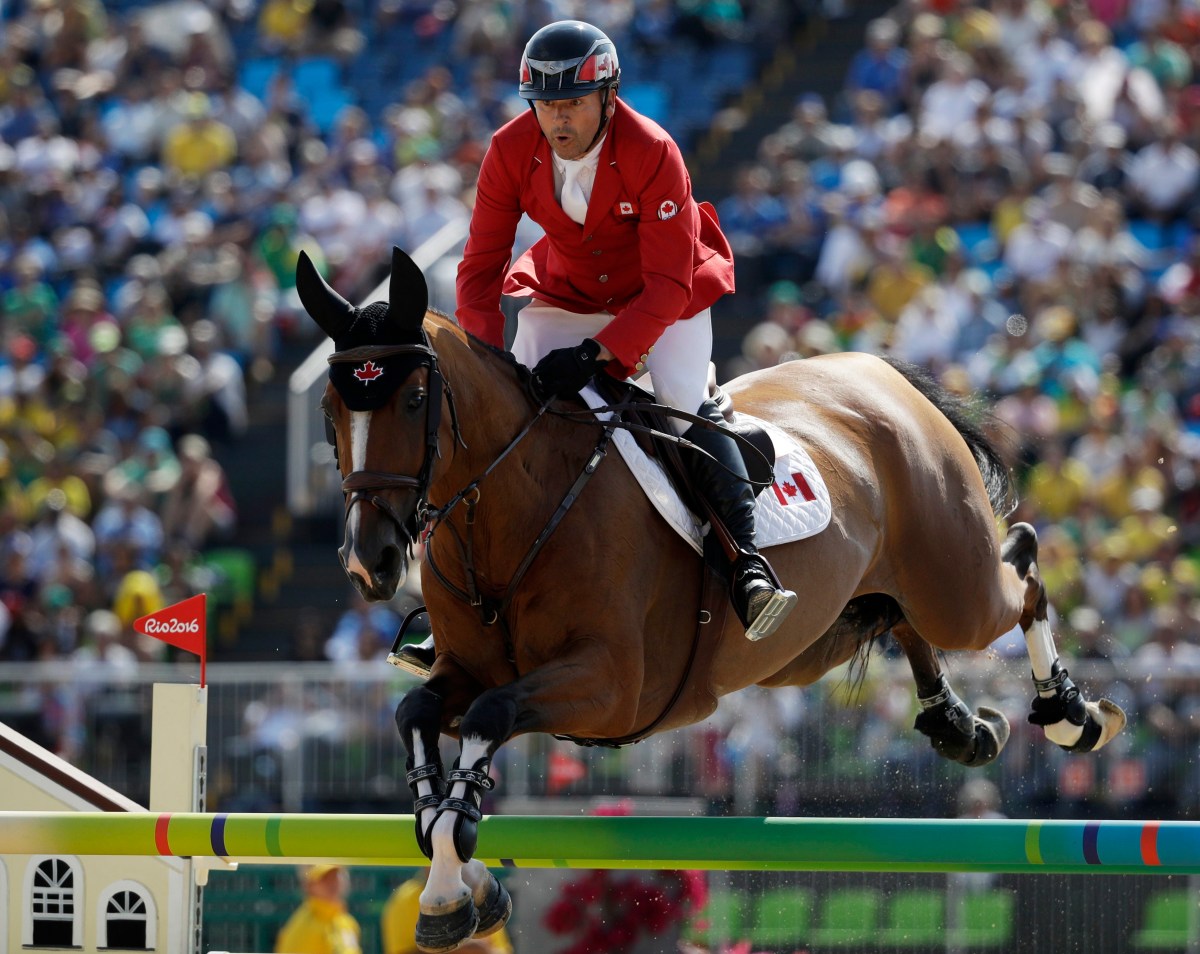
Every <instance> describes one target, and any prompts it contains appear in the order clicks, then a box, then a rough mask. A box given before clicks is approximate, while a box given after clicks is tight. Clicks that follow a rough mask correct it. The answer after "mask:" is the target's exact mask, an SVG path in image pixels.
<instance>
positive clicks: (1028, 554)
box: [1001, 523, 1125, 752]
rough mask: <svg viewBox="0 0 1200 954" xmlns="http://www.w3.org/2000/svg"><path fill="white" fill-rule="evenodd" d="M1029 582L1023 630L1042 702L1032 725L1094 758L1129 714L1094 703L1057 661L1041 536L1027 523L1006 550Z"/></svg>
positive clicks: (1012, 532) (1006, 555)
mask: <svg viewBox="0 0 1200 954" xmlns="http://www.w3.org/2000/svg"><path fill="white" fill-rule="evenodd" d="M1001 559H1003V560H1004V562H1005V563H1010V564H1012V566H1013V568H1014V569H1015V570H1016V571H1017V576H1018V578H1019V579H1021V580H1023V581H1024V582H1025V602H1024V606H1023V608H1022V612H1021V629H1022V631H1023V632H1024V633H1025V645H1026V648H1027V650H1028V653H1029V664H1030V668H1031V669H1032V670H1033V685H1034V688H1035V690H1036V691H1037V696H1036V697H1035V698H1034V700H1033V712H1031V713H1030V715H1029V721H1030V722H1032V723H1033V724H1034V725H1040V726H1041V727H1042V728H1043V730H1044V731H1045V733H1046V738H1048V739H1049V740H1050V741H1051V742H1054V743H1056V744H1057V745H1059V746H1061V747H1062V748H1064V749H1066V750H1067V751H1068V752H1094V751H1096V750H1097V749H1099V748H1101V747H1102V746H1104V745H1106V744H1107V743H1108V742H1109V741H1111V740H1112V739H1113V738H1114V737H1115V736H1116V735H1117V733H1118V732H1120V731H1121V729H1123V728H1124V727H1125V713H1124V711H1122V709H1121V707H1120V706H1118V705H1117V704H1116V703H1114V702H1111V701H1109V700H1108V699H1101V700H1100V701H1099V702H1098V703H1097V702H1090V701H1088V700H1087V699H1085V698H1084V697H1083V695H1082V693H1080V691H1079V689H1078V688H1077V687H1076V686H1075V683H1074V682H1072V681H1071V678H1070V676H1068V674H1067V670H1066V669H1064V668H1063V666H1062V664H1061V663H1060V662H1059V659H1058V649H1057V648H1056V647H1055V645H1054V634H1053V633H1052V632H1051V630H1050V619H1049V611H1048V604H1047V600H1046V586H1045V584H1044V583H1043V582H1042V578H1041V575H1040V574H1039V573H1038V568H1037V534H1036V533H1035V532H1034V529H1033V527H1031V526H1029V524H1027V523H1018V524H1014V525H1013V527H1012V529H1011V530H1009V532H1008V539H1007V540H1006V541H1005V542H1004V547H1003V549H1002V550H1001Z"/></svg>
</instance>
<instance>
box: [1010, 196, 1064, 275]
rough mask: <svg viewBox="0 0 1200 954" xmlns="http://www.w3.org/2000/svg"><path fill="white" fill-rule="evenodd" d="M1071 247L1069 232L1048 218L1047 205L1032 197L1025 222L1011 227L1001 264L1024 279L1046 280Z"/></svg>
mask: <svg viewBox="0 0 1200 954" xmlns="http://www.w3.org/2000/svg"><path fill="white" fill-rule="evenodd" d="M1070 246H1071V232H1070V230H1069V229H1068V228H1067V227H1066V226H1064V225H1060V224H1059V223H1057V222H1052V221H1051V220H1050V217H1049V214H1048V211H1047V209H1046V206H1045V205H1044V204H1043V203H1042V202H1041V201H1040V200H1036V199H1034V200H1031V201H1029V202H1028V203H1027V204H1026V206H1025V222H1024V223H1022V224H1021V225H1018V226H1017V227H1016V228H1015V229H1013V231H1012V234H1011V235H1009V237H1008V241H1007V242H1006V243H1005V247H1004V264H1005V265H1006V266H1007V267H1008V268H1009V269H1010V270H1011V271H1012V273H1013V274H1014V275H1015V276H1016V277H1017V278H1018V279H1021V280H1023V281H1028V282H1043V281H1046V280H1047V279H1049V278H1050V277H1051V276H1052V275H1053V274H1054V270H1055V268H1056V267H1057V265H1058V263H1059V261H1061V260H1062V259H1063V258H1065V257H1066V255H1067V251H1068V249H1069V248H1070Z"/></svg>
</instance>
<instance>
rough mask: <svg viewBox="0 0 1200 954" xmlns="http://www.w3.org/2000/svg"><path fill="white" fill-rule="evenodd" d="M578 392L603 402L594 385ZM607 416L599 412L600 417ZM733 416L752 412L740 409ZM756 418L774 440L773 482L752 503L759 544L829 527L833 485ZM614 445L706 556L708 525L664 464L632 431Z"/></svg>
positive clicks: (591, 402) (797, 448)
mask: <svg viewBox="0 0 1200 954" xmlns="http://www.w3.org/2000/svg"><path fill="white" fill-rule="evenodd" d="M580 395H581V397H583V399H584V400H585V401H587V403H588V406H589V407H593V408H596V407H603V406H604V404H605V402H604V401H603V400H601V398H600V396H599V395H598V394H597V393H596V392H595V391H594V390H593V389H592V388H590V387H587V388H584V389H583V391H581V392H580ZM608 416H609V415H607V414H600V415H597V417H599V418H600V419H602V420H603V419H605V418H607V417H608ZM734 417H735V418H737V417H743V418H745V417H748V415H744V414H742V413H741V412H740V411H737V412H734ZM753 420H754V421H755V422H756V423H757V424H758V425H759V426H760V427H761V428H763V430H765V431H766V432H767V433H768V434H770V435H771V443H772V444H774V445H775V481H774V483H773V484H772V485H771V486H770V487H768V488H767V489H766V490H764V491H763V492H762V493H760V494H759V495H758V499H757V500H756V501H755V505H754V536H755V542H756V543H757V545H758V546H759V548H760V549H766V548H767V547H774V546H778V545H779V544H781V543H791V542H792V541H793V540H803V539H804V538H805V537H811V536H815V535H816V534H818V533H820V532H821V531H822V530H824V529H825V528H826V527H827V526H829V520H830V517H831V516H832V514H833V506H832V505H831V503H830V501H829V488H827V487H826V486H825V481H824V480H823V479H822V478H821V474H820V472H819V471H818V470H817V465H816V464H814V463H813V461H812V458H811V457H809V456H808V451H806V450H805V449H804V448H803V447H802V446H801V445H800V444H798V443H797V442H796V441H795V440H794V439H792V438H791V437H789V436H788V435H787V434H785V433H784V432H783V431H782V430H780V429H779V428H778V427H776V426H775V425H774V424H771V423H769V422H767V421H763V420H760V419H758V418H754V419H753ZM613 443H614V444H615V445H616V447H617V450H618V451H619V452H620V454H621V457H622V458H623V459H624V460H625V464H626V466H627V467H628V468H629V470H630V471H631V472H632V473H633V475H634V477H635V478H637V482H638V483H639V484H640V485H641V487H642V490H644V491H645V493H646V496H647V497H648V498H649V499H650V502H651V503H652V504H654V507H655V509H656V510H657V511H658V512H659V513H660V514H662V516H663V519H665V520H666V521H667V523H669V524H670V525H671V526H672V527H674V528H675V531H676V532H677V533H678V534H679V535H680V536H681V537H683V538H684V539H685V540H687V541H688V543H690V544H691V545H692V548H693V549H694V550H695V551H696V552H697V553H700V554H703V552H704V535H703V530H704V526H705V524H704V522H703V521H702V520H700V519H699V518H698V517H697V516H696V515H695V514H693V513H692V512H691V511H690V510H688V508H687V507H685V506H684V503H683V500H682V499H681V498H680V496H679V494H678V493H677V492H676V490H675V487H674V485H673V484H672V483H671V480H670V478H669V477H668V476H667V473H666V471H665V470H663V468H662V465H661V464H659V463H658V461H656V460H654V459H653V458H651V457H648V456H647V455H646V452H645V451H643V450H642V449H641V447H639V446H638V443H637V441H636V440H635V439H634V437H633V435H632V434H630V433H629V431H626V430H622V429H620V428H618V429H617V431H616V432H615V433H614V434H613Z"/></svg>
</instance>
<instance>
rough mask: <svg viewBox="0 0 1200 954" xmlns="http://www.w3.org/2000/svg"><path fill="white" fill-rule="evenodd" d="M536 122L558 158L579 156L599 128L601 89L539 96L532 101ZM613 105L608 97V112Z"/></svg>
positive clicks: (613, 101) (614, 105)
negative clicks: (563, 96)
mask: <svg viewBox="0 0 1200 954" xmlns="http://www.w3.org/2000/svg"><path fill="white" fill-rule="evenodd" d="M533 109H534V112H536V113H537V119H538V125H540V126H541V127H542V133H543V134H544V135H545V137H546V140H547V141H548V142H549V143H550V148H551V149H553V150H554V154H555V155H556V156H558V158H559V159H579V158H582V156H583V155H584V153H586V152H587V149H588V146H590V145H591V143H592V140H593V139H595V138H596V133H597V132H598V131H599V129H600V91H599V90H596V91H594V92H591V93H588V94H587V95H586V96H580V97H578V98H576V99H539V100H535V101H534V104H533ZM615 109H616V102H615V97H612V96H610V97H609V103H608V115H609V117H610V118H611V116H612V114H613V112H614V110H615Z"/></svg>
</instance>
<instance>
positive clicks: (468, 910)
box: [416, 895, 479, 954]
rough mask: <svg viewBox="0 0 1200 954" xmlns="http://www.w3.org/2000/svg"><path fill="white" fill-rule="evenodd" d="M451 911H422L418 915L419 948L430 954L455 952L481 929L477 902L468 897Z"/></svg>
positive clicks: (461, 900) (456, 904)
mask: <svg viewBox="0 0 1200 954" xmlns="http://www.w3.org/2000/svg"><path fill="white" fill-rule="evenodd" d="M446 907H447V908H449V910H446V911H442V912H439V913H436V914H426V913H425V912H424V911H422V912H421V913H420V914H419V915H417V932H416V934H417V947H419V948H420V949H421V950H422V951H427V952H428V954H445V952H447V951H453V950H454V949H455V948H457V947H458V946H459V945H460V944H462V942H463V941H465V940H466V939H467V938H469V937H470V936H471V935H473V934H474V933H475V931H476V930H477V929H478V927H479V912H478V911H476V910H475V902H474V901H472V900H471V896H470V895H467V896H466V897H465V898H462V899H460V900H459V901H458V902H457V903H455V905H454V906H453V907H451V906H450V905H446Z"/></svg>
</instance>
